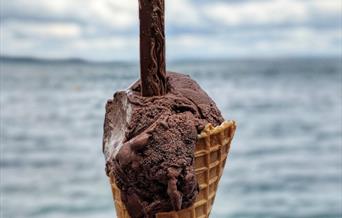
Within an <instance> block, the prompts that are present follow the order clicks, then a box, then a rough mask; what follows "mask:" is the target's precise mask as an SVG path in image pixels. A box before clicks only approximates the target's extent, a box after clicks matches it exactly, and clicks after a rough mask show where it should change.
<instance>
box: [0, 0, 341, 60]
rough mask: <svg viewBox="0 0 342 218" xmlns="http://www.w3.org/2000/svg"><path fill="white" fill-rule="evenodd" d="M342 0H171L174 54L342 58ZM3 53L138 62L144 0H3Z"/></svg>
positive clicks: (169, 33)
mask: <svg viewBox="0 0 342 218" xmlns="http://www.w3.org/2000/svg"><path fill="white" fill-rule="evenodd" d="M341 2H342V1H341V0H165V4H166V54H167V58H168V59H169V60H170V59H171V60H174V59H175V60H181V59H195V58H210V59H217V58H219V59H224V58H253V57H256V58H258V57H298V56H300V57H302V56H304V57H307V56H310V57H311V56H341V50H342V48H341V46H342V24H341V22H342V21H341V20H342V19H341V18H342V5H341V4H342V3H341ZM0 3H1V5H0V6H1V7H0V12H1V13H0V18H1V19H0V23H1V27H0V28H1V36H0V43H1V44H0V45H1V46H0V54H1V55H2V56H15V57H16V56H20V57H22V56H25V57H38V58H48V59H55V58H57V59H60V58H62V59H64V58H82V59H87V60H95V61H108V60H138V59H139V38H138V37H139V20H138V0H0Z"/></svg>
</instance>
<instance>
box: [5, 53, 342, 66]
mask: <svg viewBox="0 0 342 218" xmlns="http://www.w3.org/2000/svg"><path fill="white" fill-rule="evenodd" d="M340 59H341V56H296V57H295V56H291V57H285V56H284V57H277V56H276V57H236V58H231V57H227V58H184V59H176V60H168V62H169V63H170V64H174V63H175V64H181V63H189V62H190V63H200V62H203V63H208V62H236V61H248V62H254V61H296V60H300V61H302V60H307V61H310V60H313V61H314V60H330V61H335V60H336V61H340ZM0 62H9V63H10V62H13V63H42V64H43V63H46V64H59V63H60V64H66V63H69V64H71V63H72V64H96V65H97V64H116V65H117V64H119V65H132V64H138V63H139V60H108V61H100V60H88V59H82V58H56V59H53V58H40V57H28V56H19V57H16V56H5V55H0Z"/></svg>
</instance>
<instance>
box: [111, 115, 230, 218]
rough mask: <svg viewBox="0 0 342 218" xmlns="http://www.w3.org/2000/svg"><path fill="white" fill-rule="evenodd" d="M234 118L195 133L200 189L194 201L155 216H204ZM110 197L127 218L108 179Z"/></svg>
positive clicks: (227, 148)
mask: <svg viewBox="0 0 342 218" xmlns="http://www.w3.org/2000/svg"><path fill="white" fill-rule="evenodd" d="M235 129H236V125H235V122H234V121H225V122H223V123H222V124H221V125H220V126H217V127H213V126H212V125H211V124H208V125H207V126H206V127H205V129H204V130H203V131H202V132H201V134H200V135H198V140H197V144H196V147H195V162H194V165H195V172H196V178H197V181H198V184H199V188H200V191H199V193H198V195H197V198H196V201H195V203H194V204H193V205H192V206H191V207H189V208H186V209H183V210H180V211H171V212H161V213H157V214H156V218H208V217H209V214H210V211H211V208H212V205H213V203H214V199H215V195H216V191H217V187H218V183H219V181H220V178H221V176H222V173H223V169H224V166H225V163H226V159H227V156H228V152H229V148H230V143H231V141H232V139H233V136H234V133H235ZM110 184H111V187H112V192H113V199H114V204H115V208H116V214H117V217H118V218H130V216H129V214H128V212H127V210H126V208H125V205H124V204H123V202H122V201H121V193H120V189H119V188H118V187H117V186H116V183H115V181H114V178H110Z"/></svg>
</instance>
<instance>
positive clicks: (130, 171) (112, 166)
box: [103, 72, 224, 218]
mask: <svg viewBox="0 0 342 218" xmlns="http://www.w3.org/2000/svg"><path fill="white" fill-rule="evenodd" d="M166 89H167V90H166V94H165V95H163V96H153V97H143V96H141V83H140V81H137V82H136V83H135V84H133V85H132V86H131V87H129V88H128V89H127V90H125V91H120V92H117V93H115V95H114V99H113V100H109V101H108V102H107V105H106V115H105V123H104V138H103V151H104V154H105V157H106V172H107V175H108V176H110V177H114V178H115V181H116V183H117V186H118V187H119V188H120V189H121V198H122V200H123V202H124V204H125V206H126V208H127V210H128V212H129V214H130V216H131V217H132V218H140V217H153V216H154V215H155V214H156V213H158V212H165V211H171V210H175V211H177V210H180V209H183V208H187V207H189V206H191V205H192V203H193V202H194V200H195V198H196V196H197V193H198V183H197V181H196V177H195V173H194V163H193V162H194V149H195V145H196V141H197V135H198V134H199V133H200V132H201V131H202V130H203V128H204V127H205V125H206V124H207V123H211V124H212V125H213V126H218V125H220V124H221V123H222V122H223V121H224V119H223V117H222V115H221V113H220V111H219V110H218V108H217V107H216V105H215V103H214V102H213V101H212V99H211V98H210V97H209V96H208V95H207V94H206V93H205V92H204V91H203V90H202V89H201V88H200V87H199V85H198V84H197V83H196V82H195V81H193V80H192V79H191V78H190V77H189V76H185V75H182V74H178V73H170V72H169V73H167V74H166Z"/></svg>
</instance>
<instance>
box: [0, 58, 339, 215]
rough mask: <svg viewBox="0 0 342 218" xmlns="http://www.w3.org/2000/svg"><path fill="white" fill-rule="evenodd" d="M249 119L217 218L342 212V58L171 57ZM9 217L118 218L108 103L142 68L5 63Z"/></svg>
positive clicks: (234, 113)
mask: <svg viewBox="0 0 342 218" xmlns="http://www.w3.org/2000/svg"><path fill="white" fill-rule="evenodd" d="M167 68H168V70H170V71H175V72H181V73H184V74H189V75H190V76H191V77H192V78H193V79H195V80H196V81H197V82H198V83H199V84H200V85H201V86H202V88H203V89H205V90H206V91H207V93H208V94H209V95H210V96H211V97H212V98H213V99H214V100H215V102H216V103H217V105H218V107H219V108H220V109H221V111H222V114H223V115H224V117H225V119H227V120H235V121H236V122H237V126H238V128H237V131H236V135H235V138H234V140H233V142H232V145H231V150H230V154H229V157H228V162H227V165H226V168H225V169H224V173H223V176H222V179H221V182H220V184H219V187H218V191H217V195H216V199H215V203H214V206H213V210H212V212H211V216H210V217H211V218H341V217H342V144H341V143H342V64H341V59H340V58H271V59H231V60H188V61H172V62H168V65H167ZM0 76H1V77H0V81H1V84H0V85H1V89H0V92H1V98H0V105H1V108H0V109H1V110H0V111H1V113H0V114H1V115H0V116H1V117H0V118H1V161H0V169H1V179H0V181H1V187H0V191H1V205H0V216H1V218H113V217H116V214H115V208H114V205H113V201H112V193H111V189H110V186H109V183H108V178H107V177H106V175H105V170H104V166H105V162H104V157H103V154H102V134H103V120H104V112H105V109H104V106H105V102H106V100H107V99H109V98H111V97H112V96H113V93H114V92H115V91H116V90H122V89H125V88H126V87H127V86H129V85H130V84H131V83H133V82H134V81H135V80H136V79H137V78H138V77H139V66H138V64H137V63H133V62H132V63H129V62H111V63H94V62H85V61H81V60H60V61H51V60H49V61H40V60H34V59H32V60H31V59H18V60H17V59H10V58H9V59H8V58H2V59H1V61H0Z"/></svg>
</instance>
